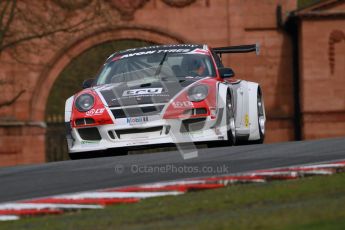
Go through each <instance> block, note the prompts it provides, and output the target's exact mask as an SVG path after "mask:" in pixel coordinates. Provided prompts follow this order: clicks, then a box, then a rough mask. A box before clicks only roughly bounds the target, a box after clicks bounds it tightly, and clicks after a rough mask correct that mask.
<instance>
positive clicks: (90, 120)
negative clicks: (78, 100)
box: [75, 118, 95, 126]
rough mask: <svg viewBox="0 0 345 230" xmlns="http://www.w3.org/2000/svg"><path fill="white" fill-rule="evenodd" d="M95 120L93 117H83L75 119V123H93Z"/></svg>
mask: <svg viewBox="0 0 345 230" xmlns="http://www.w3.org/2000/svg"><path fill="white" fill-rule="evenodd" d="M94 123H95V120H94V119H92V118H81V119H77V120H75V125H77V126H78V125H91V124H94Z"/></svg>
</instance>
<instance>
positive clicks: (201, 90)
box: [188, 85, 208, 102]
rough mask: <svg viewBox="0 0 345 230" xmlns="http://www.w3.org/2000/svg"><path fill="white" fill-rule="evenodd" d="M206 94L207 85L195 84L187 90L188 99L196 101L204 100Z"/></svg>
mask: <svg viewBox="0 0 345 230" xmlns="http://www.w3.org/2000/svg"><path fill="white" fill-rule="evenodd" d="M207 95H208V87H207V86H206V85H197V86H194V87H191V88H190V89H189V90H188V97H189V100H191V101H194V102H198V101H202V100H204V99H205V98H206V97H207Z"/></svg>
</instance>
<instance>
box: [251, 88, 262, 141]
mask: <svg viewBox="0 0 345 230" xmlns="http://www.w3.org/2000/svg"><path fill="white" fill-rule="evenodd" d="M256 104H257V108H258V109H257V113H258V127H259V134H260V139H258V140H255V141H251V144H263V143H264V140H265V112H264V110H265V107H264V102H263V100H262V93H261V90H260V89H258V93H257V100H256Z"/></svg>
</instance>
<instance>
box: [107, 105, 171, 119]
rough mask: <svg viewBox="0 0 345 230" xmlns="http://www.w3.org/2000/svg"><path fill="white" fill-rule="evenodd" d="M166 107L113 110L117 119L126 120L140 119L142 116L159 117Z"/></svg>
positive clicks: (152, 106) (153, 106)
mask: <svg viewBox="0 0 345 230" xmlns="http://www.w3.org/2000/svg"><path fill="white" fill-rule="evenodd" d="M163 108H164V105H156V106H155V105H151V106H143V107H131V108H121V109H112V110H111V112H112V113H113V115H114V117H115V119H118V118H126V117H140V116H152V115H157V114H160V113H161V112H162V110H163Z"/></svg>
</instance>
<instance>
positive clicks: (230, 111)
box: [226, 93, 237, 146]
mask: <svg viewBox="0 0 345 230" xmlns="http://www.w3.org/2000/svg"><path fill="white" fill-rule="evenodd" d="M226 126H227V130H228V131H227V134H228V140H227V141H226V144H227V145H229V146H232V145H236V142H237V140H236V127H235V111H234V107H233V104H232V101H231V95H230V93H228V94H227V95H226Z"/></svg>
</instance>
